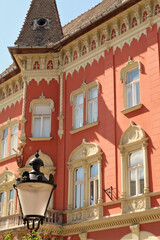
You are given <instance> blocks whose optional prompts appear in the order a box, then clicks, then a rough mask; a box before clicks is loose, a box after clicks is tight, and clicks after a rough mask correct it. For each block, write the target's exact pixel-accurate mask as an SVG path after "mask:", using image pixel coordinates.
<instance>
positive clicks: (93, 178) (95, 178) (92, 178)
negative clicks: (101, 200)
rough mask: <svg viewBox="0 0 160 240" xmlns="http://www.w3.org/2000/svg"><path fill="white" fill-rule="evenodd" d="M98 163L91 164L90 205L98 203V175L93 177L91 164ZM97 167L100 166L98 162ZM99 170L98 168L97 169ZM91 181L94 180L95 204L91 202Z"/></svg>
mask: <svg viewBox="0 0 160 240" xmlns="http://www.w3.org/2000/svg"><path fill="white" fill-rule="evenodd" d="M95 164H97V163H94V164H91V165H90V166H89V174H90V177H89V201H90V206H92V205H96V204H97V203H98V175H99V173H98V174H97V176H94V177H91V166H93V165H95ZM97 168H98V164H97ZM97 170H98V169H97ZM91 182H93V204H91Z"/></svg>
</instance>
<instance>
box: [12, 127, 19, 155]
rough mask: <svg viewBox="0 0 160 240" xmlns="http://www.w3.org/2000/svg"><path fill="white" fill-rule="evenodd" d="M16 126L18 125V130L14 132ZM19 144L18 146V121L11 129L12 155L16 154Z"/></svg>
mask: <svg viewBox="0 0 160 240" xmlns="http://www.w3.org/2000/svg"><path fill="white" fill-rule="evenodd" d="M15 126H17V132H15V133H13V129H14V127H15ZM17 146H18V123H15V124H14V125H13V126H12V129H11V155H12V154H15V151H17ZM13 149H14V150H15V151H14V150H13Z"/></svg>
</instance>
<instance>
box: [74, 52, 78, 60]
mask: <svg viewBox="0 0 160 240" xmlns="http://www.w3.org/2000/svg"><path fill="white" fill-rule="evenodd" d="M77 58H78V54H77V51H74V54H73V60H76V59H77Z"/></svg>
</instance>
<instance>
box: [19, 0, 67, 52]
mask: <svg viewBox="0 0 160 240" xmlns="http://www.w3.org/2000/svg"><path fill="white" fill-rule="evenodd" d="M62 37H63V33H62V27H61V23H60V18H59V14H58V10H57V5H56V1H55V0H45V1H44V0H32V2H31V4H30V8H29V10H28V13H27V16H26V19H25V22H24V25H23V27H22V29H21V31H20V34H19V37H18V39H17V40H16V42H15V44H16V45H17V46H18V47H25V46H26V47H42V46H52V45H53V44H54V43H56V42H58V41H59V40H61V38H62Z"/></svg>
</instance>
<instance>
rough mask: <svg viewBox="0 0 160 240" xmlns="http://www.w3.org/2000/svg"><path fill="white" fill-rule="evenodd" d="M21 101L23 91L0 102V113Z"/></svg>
mask: <svg viewBox="0 0 160 240" xmlns="http://www.w3.org/2000/svg"><path fill="white" fill-rule="evenodd" d="M22 99H23V90H22V89H21V90H20V91H18V92H16V93H14V94H12V95H10V96H9V97H7V98H5V99H3V100H1V101H0V112H2V111H3V110H6V109H7V107H9V108H10V107H11V105H12V104H13V105H14V106H15V105H16V103H20V102H21V100H22Z"/></svg>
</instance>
